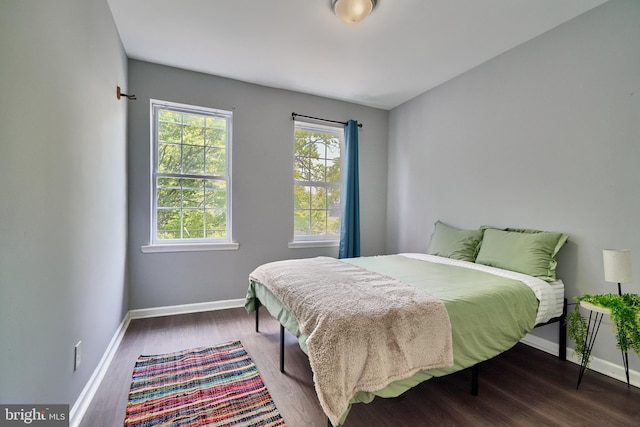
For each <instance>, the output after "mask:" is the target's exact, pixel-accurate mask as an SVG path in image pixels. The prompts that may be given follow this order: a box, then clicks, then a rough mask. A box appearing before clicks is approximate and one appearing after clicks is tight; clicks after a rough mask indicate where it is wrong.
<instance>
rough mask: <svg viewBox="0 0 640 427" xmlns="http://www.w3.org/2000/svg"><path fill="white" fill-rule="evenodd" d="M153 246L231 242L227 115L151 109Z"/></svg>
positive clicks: (180, 109) (166, 107)
mask: <svg viewBox="0 0 640 427" xmlns="http://www.w3.org/2000/svg"><path fill="white" fill-rule="evenodd" d="M152 106H153V112H154V119H155V125H154V129H155V131H154V140H155V141H154V147H155V150H156V153H155V156H154V173H153V175H154V180H153V183H154V216H155V221H154V227H153V228H154V233H153V236H152V240H153V241H158V240H161V241H176V240H185V241H191V240H203V239H205V240H221V239H222V240H225V241H229V238H230V236H229V229H230V228H229V222H228V207H229V196H230V194H229V191H228V183H229V182H230V179H229V174H228V171H227V161H228V159H227V154H228V153H227V144H228V143H229V140H228V139H229V138H228V135H227V129H229V122H230V120H231V113H228V115H216V114H211V113H210V112H209V111H208V110H206V109H203V110H202V111H199V110H197V111H196V110H194V109H189V108H185V109H182V108H178V107H168V106H166V105H160V104H152Z"/></svg>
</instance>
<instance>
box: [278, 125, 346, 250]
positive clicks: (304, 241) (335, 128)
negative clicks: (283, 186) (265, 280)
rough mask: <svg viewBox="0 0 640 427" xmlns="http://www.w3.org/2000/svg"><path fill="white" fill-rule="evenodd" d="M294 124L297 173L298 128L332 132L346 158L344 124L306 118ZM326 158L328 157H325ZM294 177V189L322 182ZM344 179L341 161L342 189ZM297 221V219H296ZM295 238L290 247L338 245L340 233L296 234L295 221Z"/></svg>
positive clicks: (340, 185)
mask: <svg viewBox="0 0 640 427" xmlns="http://www.w3.org/2000/svg"><path fill="white" fill-rule="evenodd" d="M293 122H294V125H293V150H294V151H293V168H292V169H293V172H294V173H295V170H296V169H295V167H296V157H297V154H296V151H295V143H296V137H295V132H296V130H298V129H301V130H307V131H311V132H320V133H326V134H332V135H335V136H337V137H338V138H339V140H340V160H341V162H342V159H344V149H345V147H344V144H345V136H344V126H340V125H328V124H319V123H316V122H312V121H306V120H300V119H295V120H294V121H293ZM325 159H326V158H325ZM292 178H293V183H292V190H294V191H295V187H296V185H304V183H311V184H317V183H320V182H321V181H298V180H296V179H295V176H293V175H292ZM342 181H343V171H342V163H341V167H340V180H339V181H338V183H337V188H338V189H339V190H340V191H342ZM323 183H324V184H326V183H327V181H326V179H325V181H324V182H323ZM323 187H325V188H330V187H333V188H336V186H324V185H323ZM294 202H295V196H294ZM340 204H341V205H342V194H341V195H340ZM325 210H326V211H329V207H328V206H327V207H326V208H325ZM295 211H296V208H295V204H294V206H293V214H294V217H295ZM339 216H340V222H341V223H342V207H340V214H339ZM294 221H295V220H294ZM292 231H293V239H292V241H291V242H289V245H288V246H289V248H308V247H332V246H338V245H339V243H340V234H339V233H338V234H336V235H327V234H324V235H296V232H295V223H294V224H293V230H292Z"/></svg>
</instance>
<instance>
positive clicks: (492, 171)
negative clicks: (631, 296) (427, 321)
mask: <svg viewBox="0 0 640 427" xmlns="http://www.w3.org/2000/svg"><path fill="white" fill-rule="evenodd" d="M639 160H640V2H638V1H637V0H627V1H618V0H612V1H610V2H608V3H606V4H604V5H603V6H600V7H598V8H596V9H594V10H592V11H590V12H588V13H586V14H584V15H582V16H579V17H577V18H576V19H574V20H572V21H569V22H568V23H566V24H564V25H561V26H560V27H557V28H556V29H554V30H552V31H550V32H548V33H546V34H544V35H542V36H540V37H538V38H536V39H534V40H532V41H530V42H528V43H525V44H523V45H521V46H519V47H517V48H515V49H513V50H511V51H509V52H507V53H505V54H503V55H501V56H499V57H497V58H495V59H493V60H491V61H489V62H487V63H485V64H483V65H481V66H479V67H477V68H475V69H473V70H471V71H469V72H467V73H465V74H463V75H461V76H459V77H458V78H456V79H454V80H452V81H449V82H447V83H445V84H443V85H441V86H439V87H437V88H435V89H433V90H431V91H429V92H427V93H425V94H422V95H421V96H419V97H417V98H415V99H413V100H411V101H409V102H407V103H405V104H403V105H401V106H399V107H397V108H395V109H394V110H392V111H391V114H390V140H389V189H388V196H387V199H388V213H387V243H388V247H387V249H388V250H389V251H390V252H397V251H424V250H426V248H427V245H428V242H429V237H430V234H431V232H432V230H433V223H434V222H435V221H436V220H438V219H440V220H443V221H445V222H448V223H450V224H452V225H455V226H459V227H465V228H476V227H478V226H481V225H484V224H489V225H495V226H514V227H526V228H538V229H544V230H553V231H562V232H566V233H568V234H569V236H570V241H569V243H568V244H567V246H565V248H564V249H562V251H561V252H560V255H559V268H558V272H559V276H560V277H561V278H562V279H563V280H564V281H565V283H566V296H567V297H568V298H569V299H571V298H572V297H573V296H575V295H579V294H582V293H585V292H589V293H605V292H616V287H615V285H612V284H609V283H606V282H604V278H603V271H602V249H604V248H630V249H632V250H633V251H634V252H633V264H634V268H635V270H636V271H635V276H636V279H635V281H634V283H633V284H628V285H624V290H625V291H628V292H634V293H637V292H639V291H640V288H639V287H638V282H639V281H640V280H639V279H638V277H640V262H639V261H640V228H639V227H638V225H637V222H638V218H640V197H639V193H638V183H639V182H640V171H639V169H638V161H639ZM549 328H551V329H549ZM603 329H605V331H604V332H601V335H602V336H601V337H600V336H599V338H598V343H597V346H596V349H595V350H594V355H595V356H597V357H601V358H604V359H606V360H609V361H612V362H614V363H616V364H620V354H619V353H618V352H617V350H616V349H615V342H614V341H613V337H612V334H611V332H610V328H609V327H603ZM535 333H536V334H538V335H540V336H542V337H544V338H547V339H549V340H553V341H555V342H557V339H556V336H555V327H552V326H547V327H545V328H543V329H541V330H540V329H538V330H536V332H535ZM631 359H632V360H631V365H632V368H634V369H636V370H638V367H639V366H640V364H639V363H638V358H637V357H634V356H631Z"/></svg>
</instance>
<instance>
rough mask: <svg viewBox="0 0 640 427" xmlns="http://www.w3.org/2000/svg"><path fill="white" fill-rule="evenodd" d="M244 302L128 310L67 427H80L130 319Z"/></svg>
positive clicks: (197, 310) (220, 307)
mask: <svg viewBox="0 0 640 427" xmlns="http://www.w3.org/2000/svg"><path fill="white" fill-rule="evenodd" d="M244 301H245V300H244V298H243V299H234V300H226V301H211V302H203V303H196V304H184V305H172V306H167V307H155V308H143V309H139V310H129V311H128V312H127V314H125V316H124V319H122V322H121V323H120V326H118V329H117V330H116V332H115V334H114V335H113V338H112V339H111V341H110V342H109V345H108V346H107V349H106V351H105V352H104V355H103V356H102V359H100V362H99V363H98V366H97V367H96V369H95V370H94V371H93V374H92V375H91V378H89V381H88V382H87V384H86V385H85V387H84V389H82V392H81V393H80V396H79V397H78V399H77V400H76V403H75V404H74V405H73V407H72V408H71V411H70V412H69V427H78V426H79V425H80V422H81V421H82V418H83V417H84V414H85V412H87V409H88V408H89V405H90V404H91V401H92V400H93V397H94V396H95V394H96V392H97V391H98V387H100V383H102V380H103V378H104V376H105V374H106V373H107V369H109V365H110V364H111V361H112V360H113V357H114V356H115V354H116V350H118V347H119V346H120V342H121V341H122V338H123V337H124V333H125V332H126V331H127V328H128V327H129V323H130V322H131V320H132V319H142V318H146V317H160V316H170V315H174V314H186V313H199V312H201V311H212V310H224V309H227V308H238V307H244Z"/></svg>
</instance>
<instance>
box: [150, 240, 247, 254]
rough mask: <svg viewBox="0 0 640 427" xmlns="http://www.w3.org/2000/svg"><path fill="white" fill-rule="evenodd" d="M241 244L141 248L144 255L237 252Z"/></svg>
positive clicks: (157, 245)
mask: <svg viewBox="0 0 640 427" xmlns="http://www.w3.org/2000/svg"><path fill="white" fill-rule="evenodd" d="M239 247H240V244H239V243H177V244H176V243H174V244H156V245H145V246H141V247H140V250H141V251H142V253H144V254H157V253H164V252H201V251H237V250H238V248H239Z"/></svg>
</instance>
